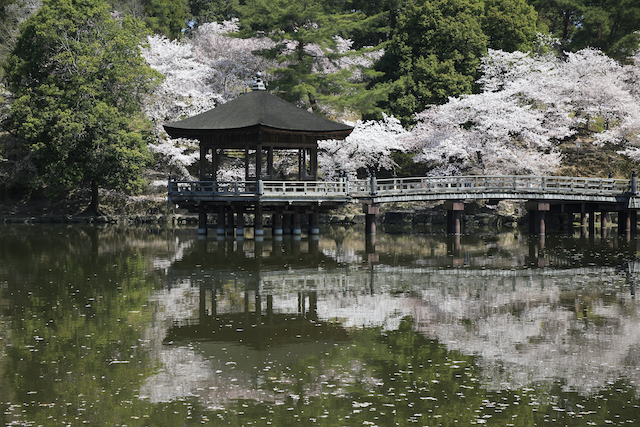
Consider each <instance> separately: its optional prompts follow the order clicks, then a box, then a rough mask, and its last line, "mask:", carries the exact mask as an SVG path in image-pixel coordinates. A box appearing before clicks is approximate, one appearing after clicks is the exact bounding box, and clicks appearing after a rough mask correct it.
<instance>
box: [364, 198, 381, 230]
mask: <svg viewBox="0 0 640 427" xmlns="http://www.w3.org/2000/svg"><path fill="white" fill-rule="evenodd" d="M363 207H364V217H365V233H366V234H376V215H377V214H379V213H380V206H378V205H376V204H373V203H371V204H365V205H363Z"/></svg>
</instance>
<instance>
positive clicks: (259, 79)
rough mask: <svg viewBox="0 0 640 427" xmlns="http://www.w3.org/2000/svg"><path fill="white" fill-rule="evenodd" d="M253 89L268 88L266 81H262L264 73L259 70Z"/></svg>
mask: <svg viewBox="0 0 640 427" xmlns="http://www.w3.org/2000/svg"><path fill="white" fill-rule="evenodd" d="M251 89H252V90H267V88H266V87H265V86H264V83H263V82H262V73H260V72H259V71H258V72H257V73H256V81H255V82H254V83H253V86H252V87H251Z"/></svg>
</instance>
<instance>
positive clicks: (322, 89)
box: [240, 0, 378, 112]
mask: <svg viewBox="0 0 640 427" xmlns="http://www.w3.org/2000/svg"><path fill="white" fill-rule="evenodd" d="M342 7H343V4H342V3H341V2H326V1H322V0H306V1H303V2H292V1H290V0H248V1H247V2H246V5H244V6H240V17H241V18H240V24H241V31H240V34H241V36H244V37H254V36H256V34H257V35H263V36H265V37H269V38H270V39H271V40H273V41H274V42H275V46H274V48H272V49H269V50H268V51H263V52H261V54H262V55H264V56H265V57H267V58H271V59H275V60H277V61H278V63H279V64H280V65H279V66H278V67H277V68H276V69H274V70H271V71H272V74H273V75H274V76H275V79H274V80H272V81H271V82H270V87H271V88H276V90H277V91H278V92H279V93H280V94H281V96H283V98H285V99H287V100H288V101H291V102H296V103H300V104H303V105H306V106H308V107H311V108H312V109H313V110H314V111H320V110H321V109H320V105H321V104H324V105H327V104H328V105H332V106H333V107H334V108H338V109H342V108H348V109H355V110H356V111H360V112H362V111H368V110H369V109H371V108H372V107H373V105H374V104H375V101H376V97H377V96H378V94H377V93H375V92H374V91H364V90H363V89H364V85H365V84H366V82H367V81H368V80H370V79H371V78H372V77H373V76H374V75H375V73H374V72H373V71H372V70H371V69H370V68H369V66H368V65H367V64H366V61H363V62H361V63H358V61H352V62H351V65H345V64H344V63H343V62H341V60H342V59H343V58H345V57H347V56H350V57H352V58H354V57H356V56H357V55H361V54H362V52H358V51H354V50H348V51H344V50H341V49H340V48H339V46H338V44H339V39H338V38H336V36H340V37H342V38H343V39H348V38H350V37H351V36H352V34H354V33H355V32H356V31H357V32H359V34H362V33H363V32H364V31H365V29H367V28H369V27H371V24H372V20H373V18H372V17H370V18H368V17H366V16H365V15H364V14H363V13H361V12H358V11H349V12H343V9H342ZM356 73H357V74H358V75H359V76H360V77H358V78H354V75H355V74H356Z"/></svg>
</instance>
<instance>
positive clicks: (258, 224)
mask: <svg viewBox="0 0 640 427" xmlns="http://www.w3.org/2000/svg"><path fill="white" fill-rule="evenodd" d="M253 235H254V236H255V237H262V236H264V228H263V225H262V204H261V203H257V204H256V211H255V215H254V218H253Z"/></svg>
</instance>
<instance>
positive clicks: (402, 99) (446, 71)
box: [377, 0, 537, 125]
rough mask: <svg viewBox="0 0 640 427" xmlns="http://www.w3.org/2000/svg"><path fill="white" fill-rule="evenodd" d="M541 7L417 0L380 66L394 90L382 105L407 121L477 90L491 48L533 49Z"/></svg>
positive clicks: (514, 0)
mask: <svg viewBox="0 0 640 427" xmlns="http://www.w3.org/2000/svg"><path fill="white" fill-rule="evenodd" d="M536 19H537V16H536V13H535V10H534V9H533V8H532V7H531V6H529V5H527V4H526V3H525V0H415V1H413V2H409V3H407V5H406V7H405V8H404V9H402V10H401V12H400V14H399V16H398V22H397V25H396V27H395V29H394V31H393V33H392V34H393V35H392V37H391V40H390V42H389V45H388V48H387V50H386V52H385V55H384V56H383V58H382V59H381V60H380V61H379V63H378V65H377V69H378V70H379V71H381V72H383V73H384V77H383V78H382V79H380V81H379V82H378V84H379V85H385V86H387V87H389V88H390V90H391V93H390V95H389V98H388V100H387V101H385V102H384V103H382V104H381V106H382V108H383V109H384V110H386V111H387V112H388V113H389V114H392V115H394V116H396V117H398V118H400V120H401V121H402V122H403V124H405V125H407V124H410V123H412V120H413V115H414V114H415V113H417V112H420V111H422V110H424V109H425V108H426V106H427V105H430V104H442V103H444V102H446V101H447V99H448V98H449V97H451V96H458V95H461V94H466V93H472V91H473V90H474V88H475V84H474V82H475V80H476V77H477V68H478V65H479V64H480V59H481V57H482V55H484V54H485V53H486V51H487V48H493V49H503V50H508V51H513V50H518V49H528V48H530V47H531V43H532V42H533V41H534V40H535V36H536V24H535V23H536Z"/></svg>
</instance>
